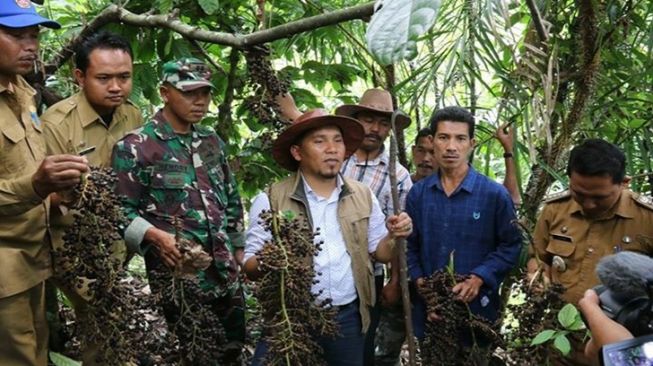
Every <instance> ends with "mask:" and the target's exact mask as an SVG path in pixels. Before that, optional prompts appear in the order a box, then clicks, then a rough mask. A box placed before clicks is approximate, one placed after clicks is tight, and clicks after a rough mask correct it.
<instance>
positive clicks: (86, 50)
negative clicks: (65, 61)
mask: <svg viewBox="0 0 653 366" xmlns="http://www.w3.org/2000/svg"><path fill="white" fill-rule="evenodd" d="M96 49H103V50H121V51H124V52H125V53H127V54H129V57H130V58H131V59H132V60H133V59H134V54H133V52H132V48H131V45H130V44H129V42H128V41H127V40H126V39H125V38H124V37H122V36H120V35H118V34H115V33H111V32H108V31H104V30H102V31H99V32H97V33H93V34H91V35H90V36H88V37H86V38H85V39H83V40H82V41H81V42H80V43H78V44H77V46H76V47H75V67H76V68H78V69H80V70H82V71H83V72H86V69H88V64H89V56H90V55H91V52H93V50H96Z"/></svg>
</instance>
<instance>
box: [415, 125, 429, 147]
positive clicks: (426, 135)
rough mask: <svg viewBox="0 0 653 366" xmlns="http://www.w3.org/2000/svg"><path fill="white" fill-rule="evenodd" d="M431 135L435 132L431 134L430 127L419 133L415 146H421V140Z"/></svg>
mask: <svg viewBox="0 0 653 366" xmlns="http://www.w3.org/2000/svg"><path fill="white" fill-rule="evenodd" d="M431 135H433V132H431V129H430V128H428V127H426V128H422V129H421V130H419V131H418V132H417V136H415V145H417V144H419V139H421V138H422V137H428V136H431Z"/></svg>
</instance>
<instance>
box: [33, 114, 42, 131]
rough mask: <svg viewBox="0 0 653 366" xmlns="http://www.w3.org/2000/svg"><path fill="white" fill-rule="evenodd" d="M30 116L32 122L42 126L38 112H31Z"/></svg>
mask: <svg viewBox="0 0 653 366" xmlns="http://www.w3.org/2000/svg"><path fill="white" fill-rule="evenodd" d="M30 117H32V123H33V124H34V126H36V127H38V128H41V120H40V119H39V116H38V115H37V114H36V112H30Z"/></svg>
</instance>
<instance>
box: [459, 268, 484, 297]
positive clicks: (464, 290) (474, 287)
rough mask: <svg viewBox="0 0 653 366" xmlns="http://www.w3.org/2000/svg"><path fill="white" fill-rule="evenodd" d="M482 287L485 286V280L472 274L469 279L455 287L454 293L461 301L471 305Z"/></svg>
mask: <svg viewBox="0 0 653 366" xmlns="http://www.w3.org/2000/svg"><path fill="white" fill-rule="evenodd" d="M481 286H483V279H482V278H480V277H479V276H477V275H475V274H472V275H470V276H469V278H467V279H466V280H464V281H463V282H460V283H458V284H457V285H456V286H454V287H453V289H452V292H453V293H454V294H457V295H458V299H459V300H461V301H464V302H466V303H470V302H472V301H474V299H475V298H476V296H478V291H479V290H480V288H481Z"/></svg>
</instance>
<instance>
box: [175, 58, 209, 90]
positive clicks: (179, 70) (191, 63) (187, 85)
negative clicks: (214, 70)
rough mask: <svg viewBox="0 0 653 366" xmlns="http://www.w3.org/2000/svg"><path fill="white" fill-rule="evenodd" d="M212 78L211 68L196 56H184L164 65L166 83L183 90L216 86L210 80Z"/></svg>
mask: <svg viewBox="0 0 653 366" xmlns="http://www.w3.org/2000/svg"><path fill="white" fill-rule="evenodd" d="M210 79H211V70H209V68H208V67H207V66H206V64H205V63H204V62H202V61H201V60H198V59H196V58H190V57H189V58H182V59H179V60H176V61H169V62H166V63H165V64H164V65H163V80H162V82H164V83H166V82H167V83H170V84H172V86H174V87H175V88H177V89H179V90H181V91H184V92H186V91H191V90H195V89H197V88H202V87H205V86H210V87H211V88H214V86H213V84H212V83H211V82H210V81H209V80H210Z"/></svg>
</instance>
